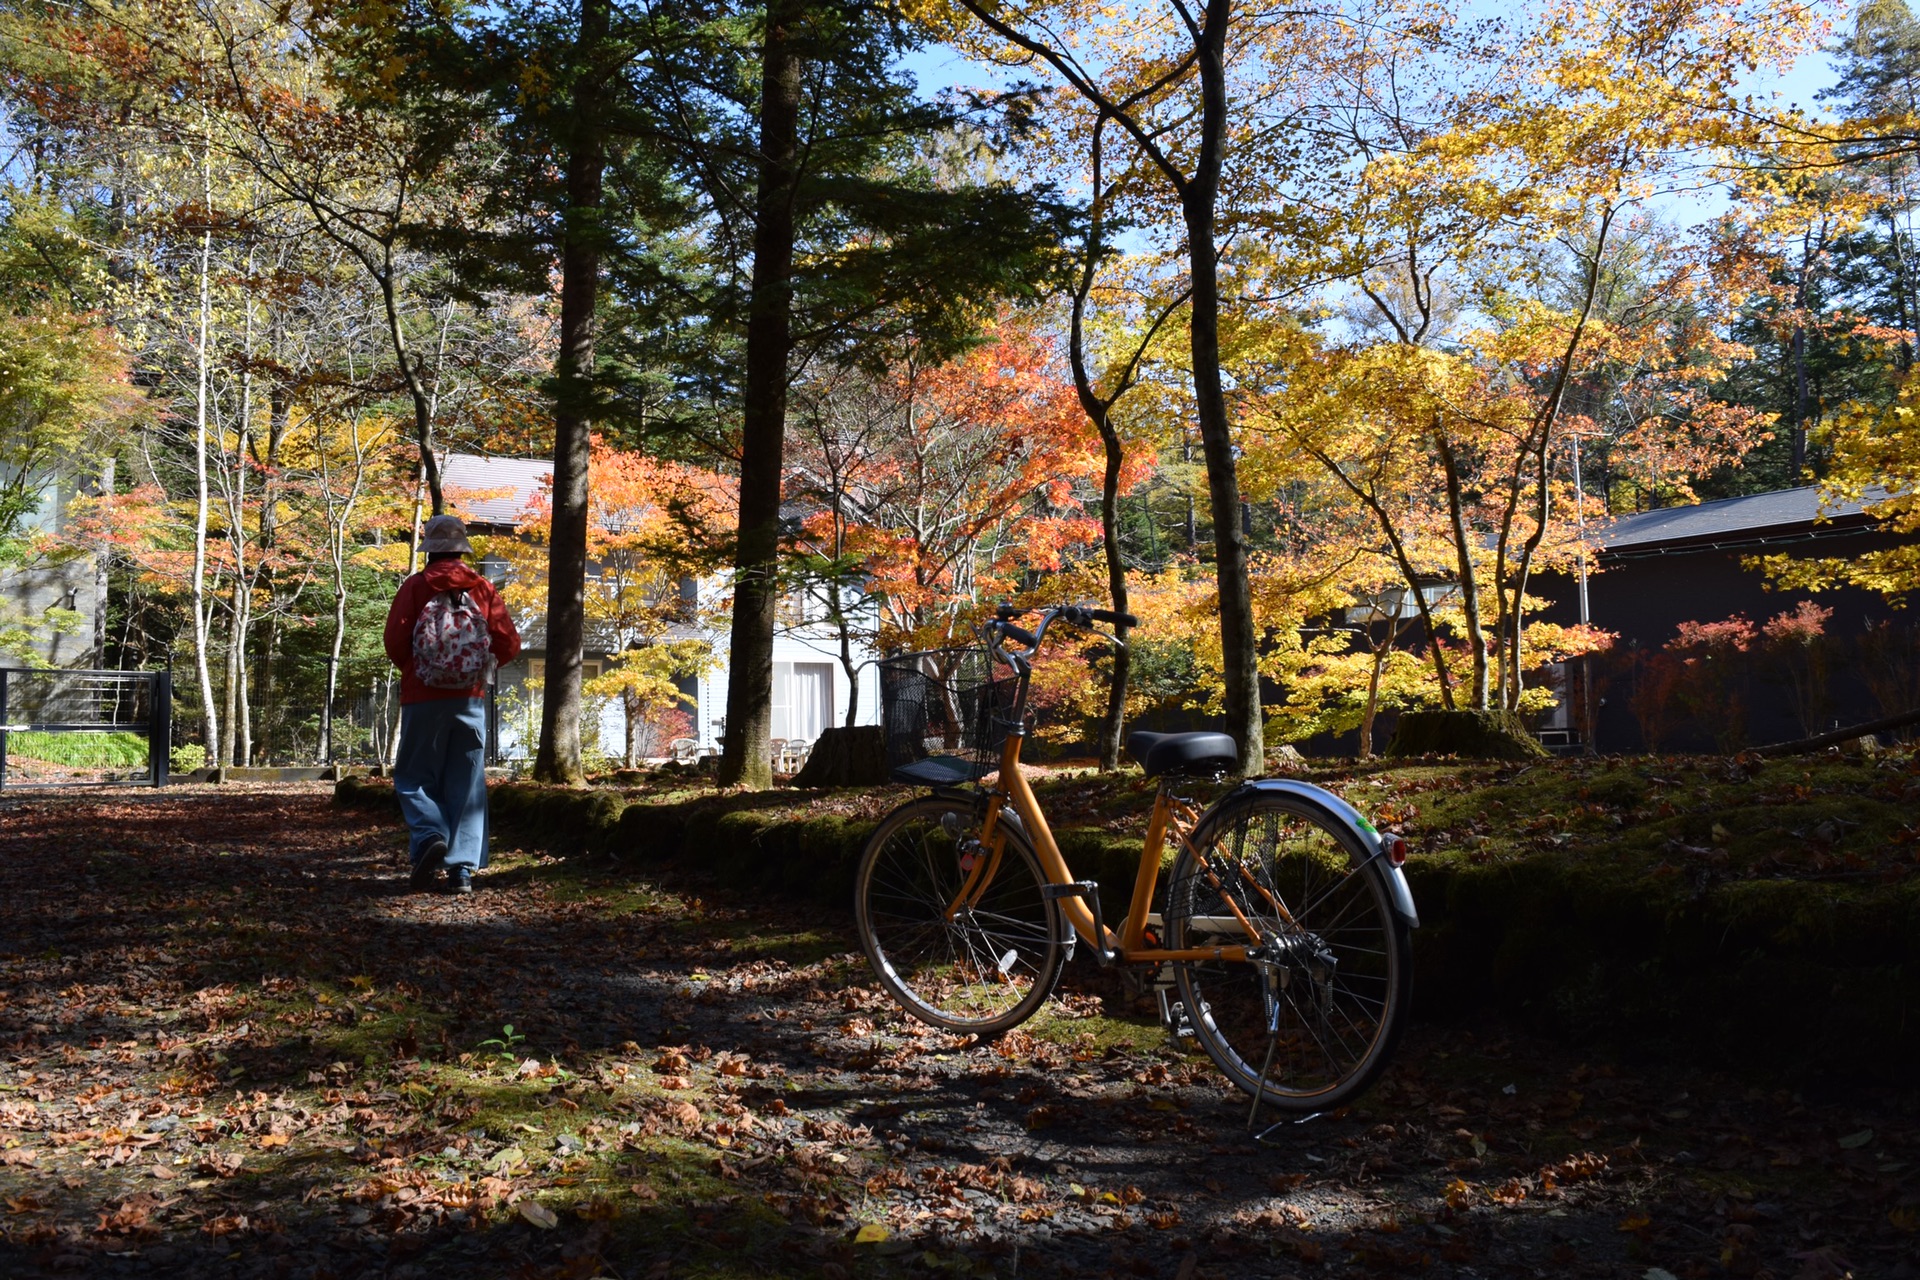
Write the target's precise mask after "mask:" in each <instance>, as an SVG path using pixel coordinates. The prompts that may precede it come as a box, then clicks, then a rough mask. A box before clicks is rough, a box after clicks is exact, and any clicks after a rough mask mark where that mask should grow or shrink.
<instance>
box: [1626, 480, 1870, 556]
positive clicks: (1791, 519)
mask: <svg viewBox="0 0 1920 1280" xmlns="http://www.w3.org/2000/svg"><path fill="white" fill-rule="evenodd" d="M1888 496H1889V495H1888V494H1887V492H1886V490H1884V489H1880V488H1877V487H1876V488H1873V489H1869V490H1867V492H1866V494H1865V496H1864V502H1848V501H1841V502H1831V501H1826V500H1824V499H1823V498H1822V497H1821V493H1820V487H1819V486H1818V485H1805V486H1803V487H1801V488H1798V489H1777V490H1775V491H1773V492H1772V493H1755V494H1749V495H1747V496H1746V497H1743V498H1722V499H1720V500H1719V501H1717V502H1702V503H1698V504H1696V505H1694V506H1690V507H1666V508H1663V509H1661V510H1659V511H1639V512H1635V513H1634V514H1632V515H1627V516H1620V517H1618V518H1617V519H1615V520H1614V521H1612V522H1611V523H1610V524H1608V525H1607V526H1606V528H1605V529H1603V530H1602V531H1600V533H1599V534H1598V535H1597V536H1596V538H1595V541H1597V542H1598V543H1599V544H1600V547H1601V554H1602V555H1605V556H1608V557H1610V558H1618V559H1628V558H1632V557H1635V556H1640V555H1662V554H1667V553H1669V552H1672V551H1681V550H1686V551H1705V550H1712V549H1715V548H1723V547H1736V546H1738V547H1746V546H1758V545H1763V544H1765V543H1768V542H1787V541H1794V542H1798V541H1804V540H1807V539H1809V538H1817V537H1822V536H1830V535H1833V534H1840V533H1855V532H1861V531H1863V530H1864V529H1867V528H1870V527H1871V522H1870V521H1869V520H1867V519H1866V518H1865V517H1864V506H1865V505H1866V504H1871V503H1875V502H1880V501H1882V500H1884V499H1885V498H1886V497H1888Z"/></svg>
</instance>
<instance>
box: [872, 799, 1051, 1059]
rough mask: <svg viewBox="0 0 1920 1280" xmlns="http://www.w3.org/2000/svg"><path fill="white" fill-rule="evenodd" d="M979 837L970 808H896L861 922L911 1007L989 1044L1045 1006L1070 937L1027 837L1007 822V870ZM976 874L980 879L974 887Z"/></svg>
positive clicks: (881, 967)
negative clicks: (1047, 892)
mask: <svg viewBox="0 0 1920 1280" xmlns="http://www.w3.org/2000/svg"><path fill="white" fill-rule="evenodd" d="M980 826H981V815H980V814H979V813H978V812H977V811H976V808H975V806H973V805H971V804H968V803H966V802H964V801H958V800H945V799H941V798H940V797H938V796H929V797H926V798H924V799H920V800H914V801H910V802H909V803H907V804H904V805H902V806H900V807H899V808H898V809H895V810H894V811H893V812H892V813H890V814H888V815H887V816H886V818H885V819H883V820H882V821H881V823H880V827H879V829H878V830H877V831H875V832H874V833H873V838H872V839H870V840H868V841H867V847H866V849H865V851H864V852H862V853H861V855H860V868H859V871H858V872H857V873H856V876H855V880H854V916H855V921H856V923H857V925H858V927H859V931H860V945H861V946H862V947H863V948H864V949H865V951H866V953H867V959H868V960H869V961H870V962H871V963H872V964H873V971H874V974H875V975H876V976H877V977H878V978H879V980H880V983H881V985H882V986H884V987H885V988H886V989H887V991H888V992H889V993H890V994H891V995H892V996H893V998H894V999H895V1000H898V1001H899V1002H900V1005H901V1007H902V1008H904V1009H905V1010H906V1011H907V1012H908V1013H910V1014H912V1015H913V1016H914V1017H916V1018H918V1019H920V1021H922V1022H925V1023H929V1024H931V1025H933V1026H936V1027H941V1028H944V1029H945V1030H948V1031H958V1032H972V1033H974V1034H976V1035H983V1036H987V1035H997V1034H999V1033H1000V1032H1002V1031H1005V1030H1007V1029H1008V1028H1010V1027H1015V1026H1018V1025H1019V1024H1020V1023H1022V1022H1024V1021H1026V1019H1028V1018H1030V1017H1032V1016H1033V1013H1034V1011H1035V1010H1037V1009H1038V1008H1039V1007H1040V1006H1041V1005H1042V1004H1044V1003H1045V1002H1046V999H1047V996H1048V995H1049V994H1051V993H1052V991H1053V984H1054V982H1055V981H1057V980H1058V978H1059V976H1060V966H1061V964H1062V963H1063V961H1064V958H1065V957H1064V947H1063V946H1062V939H1063V938H1064V937H1065V936H1066V935H1065V933H1064V930H1063V926H1062V921H1061V916H1060V908H1059V905H1058V904H1057V903H1055V902H1052V901H1049V900H1048V899H1047V898H1045V897H1043V896H1042V895H1041V892H1040V886H1041V884H1042V883H1043V882H1044V877H1043V876H1042V875H1041V872H1040V862H1039V859H1038V858H1036V857H1035V856H1034V853H1033V849H1032V848H1031V846H1029V845H1028V843H1027V841H1026V840H1025V838H1024V837H1023V836H1022V835H1021V834H1020V832H1019V831H1018V830H1017V829H1015V828H1014V827H1013V825H1012V824H1011V823H1009V822H1006V821H1002V822H1001V823H1000V824H999V839H1000V842H1001V852H1000V856H999V862H998V865H997V866H996V865H993V864H992V853H991V851H990V850H988V849H986V848H985V847H983V846H982V845H981V843H980ZM983 859H984V860H986V865H984V866H980V863H981V860H983ZM976 866H980V870H981V876H980V877H979V878H977V879H976V880H975V882H974V883H973V884H972V885H971V887H969V877H970V875H971V874H972V872H973V871H974V870H975V868H976ZM988 871H991V875H990V876H989V875H987V872H988ZM963 893H964V898H963Z"/></svg>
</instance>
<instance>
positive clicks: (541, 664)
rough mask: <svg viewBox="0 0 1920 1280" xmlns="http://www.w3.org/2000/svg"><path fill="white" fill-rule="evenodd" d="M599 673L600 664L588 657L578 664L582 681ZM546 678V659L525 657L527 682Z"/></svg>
mask: <svg viewBox="0 0 1920 1280" xmlns="http://www.w3.org/2000/svg"><path fill="white" fill-rule="evenodd" d="M599 674H600V664H599V663H598V662H595V661H594V660H593V659H591V658H589V659H587V660H586V661H585V662H582V663H581V664H580V679H581V681H582V682H585V681H588V680H592V679H593V678H595V677H596V676H598V675H599ZM546 678H547V660H546V659H545V658H528V659H527V680H528V682H529V683H531V682H533V681H537V680H545V679H546Z"/></svg>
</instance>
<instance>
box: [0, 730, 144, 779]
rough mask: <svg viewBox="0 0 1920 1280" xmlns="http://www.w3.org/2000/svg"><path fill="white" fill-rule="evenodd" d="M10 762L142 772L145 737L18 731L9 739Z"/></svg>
mask: <svg viewBox="0 0 1920 1280" xmlns="http://www.w3.org/2000/svg"><path fill="white" fill-rule="evenodd" d="M6 740H7V758H8V759H10V760H33V761H38V762H40V763H42V764H56V765H62V766H65V767H67V768H70V769H141V768H145V767H146V764H147V739H146V736H145V735H144V734H138V733H128V732H127V731H125V730H123V729H106V730H99V731H85V732H72V733H40V732H34V731H28V730H15V731H13V732H11V733H9V734H7V735H6Z"/></svg>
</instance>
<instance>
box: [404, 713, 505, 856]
mask: <svg viewBox="0 0 1920 1280" xmlns="http://www.w3.org/2000/svg"><path fill="white" fill-rule="evenodd" d="M393 790H394V794H395V795H397V796H398V797H399V798H400V813H401V816H402V817H404V818H405V819H406V820H407V827H408V829H409V830H411V832H412V833H413V835H412V839H411V840H410V841H409V842H408V846H407V856H408V857H409V858H411V859H412V860H413V861H414V864H415V865H416V866H417V865H418V864H419V861H420V851H421V850H422V849H424V848H426V846H427V845H429V844H431V843H433V841H435V840H445V841H446V842H447V856H446V858H445V859H444V861H445V865H447V866H449V867H466V868H468V869H469V870H477V869H479V868H481V867H484V866H486V865H487V703H486V699H484V698H436V699H434V700H433V701H431V702H414V703H409V704H408V705H406V706H404V707H401V708H400V748H399V750H398V751H397V752H395V754H394V760H393Z"/></svg>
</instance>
